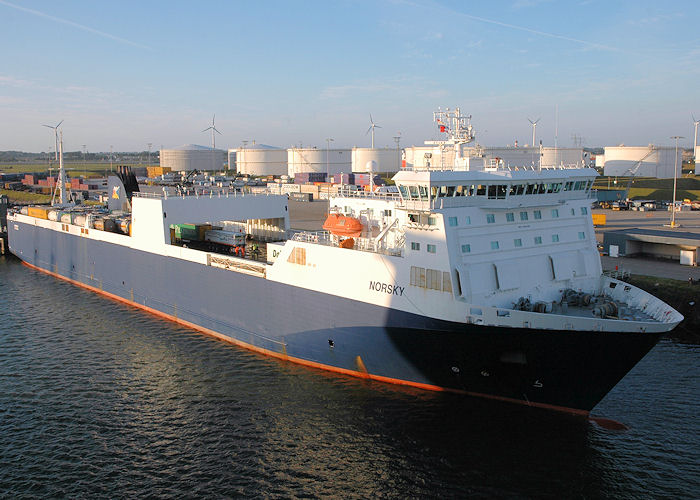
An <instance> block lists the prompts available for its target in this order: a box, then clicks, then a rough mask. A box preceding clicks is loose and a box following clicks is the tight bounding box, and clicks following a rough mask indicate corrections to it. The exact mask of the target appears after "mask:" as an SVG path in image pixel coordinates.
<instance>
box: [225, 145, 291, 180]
mask: <svg viewBox="0 0 700 500" xmlns="http://www.w3.org/2000/svg"><path fill="white" fill-rule="evenodd" d="M235 154H236V172H238V173H239V174H247V175H258V176H260V175H286V174H287V150H286V149H282V148H278V147H275V146H268V145H267V144H255V143H253V144H251V145H249V146H245V147H242V148H238V149H236V150H235Z"/></svg>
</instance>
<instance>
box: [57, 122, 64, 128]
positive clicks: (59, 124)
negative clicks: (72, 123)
mask: <svg viewBox="0 0 700 500" xmlns="http://www.w3.org/2000/svg"><path fill="white" fill-rule="evenodd" d="M61 123H63V120H61V121H60V122H58V125H56V128H58V127H60V126H61Z"/></svg>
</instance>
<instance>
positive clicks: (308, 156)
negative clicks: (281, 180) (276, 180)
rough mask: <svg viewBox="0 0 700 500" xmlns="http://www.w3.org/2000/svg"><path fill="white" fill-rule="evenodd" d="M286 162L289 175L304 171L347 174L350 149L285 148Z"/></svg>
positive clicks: (350, 169) (350, 154)
mask: <svg viewBox="0 0 700 500" xmlns="http://www.w3.org/2000/svg"><path fill="white" fill-rule="evenodd" d="M287 164H288V174H289V176H290V177H294V176H295V175H296V174H299V173H305V172H322V173H328V174H330V175H334V174H341V173H346V174H347V173H350V172H351V171H352V151H351V150H350V149H338V148H334V149H326V148H291V149H288V150H287Z"/></svg>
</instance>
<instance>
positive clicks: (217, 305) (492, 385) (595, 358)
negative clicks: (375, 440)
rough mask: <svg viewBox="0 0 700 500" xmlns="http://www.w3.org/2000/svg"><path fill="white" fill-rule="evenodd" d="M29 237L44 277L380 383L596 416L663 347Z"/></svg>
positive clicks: (58, 236)
mask: <svg viewBox="0 0 700 500" xmlns="http://www.w3.org/2000/svg"><path fill="white" fill-rule="evenodd" d="M22 226H23V227H22V230H21V231H12V232H11V233H12V236H13V237H12V238H11V240H10V249H11V251H12V252H13V253H14V254H15V255H17V256H18V257H19V258H20V259H22V260H23V262H24V263H25V264H26V265H28V266H29V267H31V268H33V269H36V270H39V271H42V272H45V273H48V274H50V275H52V276H55V277H56V278H60V279H63V280H66V281H69V282H71V283H74V284H76V285H78V286H81V287H83V288H86V289H89V290H91V291H94V292H97V293H100V294H102V295H104V296H107V297H110V298H112V299H115V300H118V301H120V302H123V303H127V304H130V305H133V306H135V307H138V308H140V309H143V310H146V311H148V312H151V313H153V314H156V315H158V316H160V317H163V318H166V319H169V320H172V321H175V322H177V323H179V324H182V325H184V326H187V327H190V328H193V329H196V330H198V331H200V332H203V333H205V334H207V335H210V336H213V337H216V338H219V339H221V340H225V341H227V342H230V343H232V344H235V345H238V346H241V347H245V348H247V349H250V350H253V351H256V352H259V353H262V354H265V355H268V356H272V357H276V358H279V359H284V360H288V361H291V362H295V363H299V364H302V365H306V366H310V367H314V368H319V369H324V370H329V371H333V372H337V373H342V374H345V375H350V376H355V377H361V378H364V379H369V380H374V381H379V382H388V383H394V384H401V385H406V386H413V387H417V388H420V389H427V390H435V391H447V392H454V393H460V394H466V395H471V396H479V397H486V398H491V399H496V400H502V401H508V402H512V403H519V404H525V405H528V406H534V407H542V408H547V409H552V410H559V411H564V412H568V413H573V414H579V415H588V413H589V411H590V410H591V409H592V408H593V407H594V406H595V405H596V404H597V403H598V402H599V401H600V400H601V399H602V398H603V397H604V396H605V395H606V394H607V393H608V392H609V391H610V389H612V387H614V386H615V385H616V384H617V382H619V380H620V379H622V377H624V376H625V374H626V373H627V372H628V371H629V370H630V369H631V368H632V367H633V366H634V365H635V364H636V363H637V362H638V361H639V360H640V359H641V358H642V357H644V355H645V354H646V353H647V352H648V351H649V350H651V348H653V346H654V345H655V344H656V343H657V342H658V340H659V338H660V336H661V334H659V333H604V332H579V331H551V330H536V329H510V328H497V327H489V326H482V325H468V324H463V323H455V322H448V321H442V320H436V319H431V318H426V317H423V316H420V315H415V314H410V313H406V312H402V311H397V310H393V309H390V308H385V307H380V306H375V305H372V304H367V303H363V302H359V301H354V300H351V299H346V298H342V297H337V296H331V295H328V294H323V293H319V292H314V291H312V290H306V289H302V288H299V287H294V286H291V285H285V284H280V283H277V282H273V281H270V280H267V279H265V278H262V277H257V276H250V275H245V274H241V273H236V272H231V271H226V270H222V269H218V268H212V267H209V266H203V265H201V264H196V263H192V262H187V261H182V260H180V259H173V258H169V257H166V256H162V255H157V254H153V253H148V252H143V251H139V250H134V249H131V248H128V247H123V246H120V245H115V244H111V243H105V242H100V241H96V240H92V239H89V238H80V237H78V236H75V235H70V234H63V233H60V232H57V231H52V230H49V229H46V228H41V227H37V226H31V225H27V224H22ZM30 234H31V236H30ZM196 283H199V285H196ZM266 305H267V307H266Z"/></svg>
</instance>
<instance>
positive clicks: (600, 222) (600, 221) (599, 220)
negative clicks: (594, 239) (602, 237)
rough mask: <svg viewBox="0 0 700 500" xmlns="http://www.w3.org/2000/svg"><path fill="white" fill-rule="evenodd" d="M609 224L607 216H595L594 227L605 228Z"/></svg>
mask: <svg viewBox="0 0 700 500" xmlns="http://www.w3.org/2000/svg"><path fill="white" fill-rule="evenodd" d="M606 222H607V216H606V215H605V214H593V225H594V226H604V225H605V224H606Z"/></svg>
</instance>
